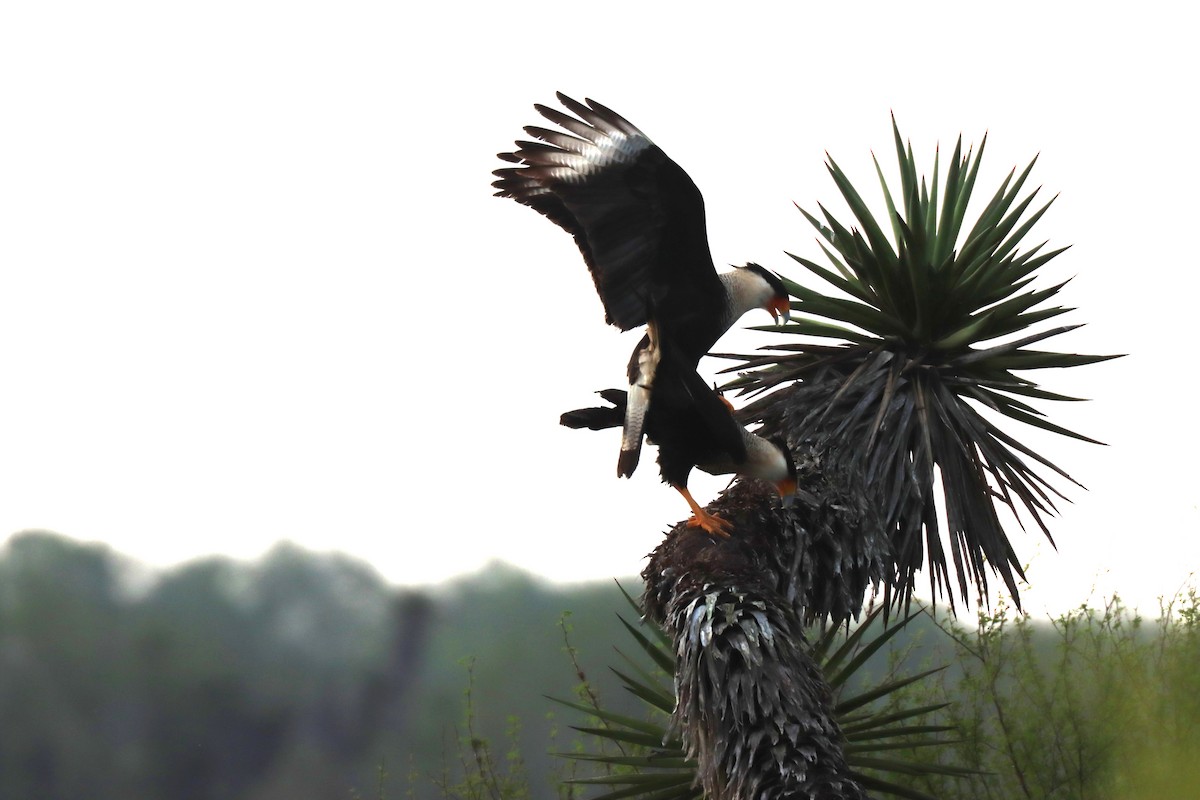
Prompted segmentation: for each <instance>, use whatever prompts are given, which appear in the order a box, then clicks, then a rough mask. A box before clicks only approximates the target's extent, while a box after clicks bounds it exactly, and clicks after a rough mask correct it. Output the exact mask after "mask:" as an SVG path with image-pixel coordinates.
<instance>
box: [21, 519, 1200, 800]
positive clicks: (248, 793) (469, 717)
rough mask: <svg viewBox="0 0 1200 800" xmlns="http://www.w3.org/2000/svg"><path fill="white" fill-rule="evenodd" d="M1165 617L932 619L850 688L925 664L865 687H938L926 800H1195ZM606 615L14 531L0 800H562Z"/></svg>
mask: <svg viewBox="0 0 1200 800" xmlns="http://www.w3.org/2000/svg"><path fill="white" fill-rule="evenodd" d="M625 586H626V588H627V589H628V590H630V591H631V593H633V594H635V595H636V594H637V593H638V592H639V591H640V585H639V584H638V583H637V582H636V581H634V580H630V581H628V582H625ZM564 612H571V613H570V615H569V616H567V617H566V618H565V619H564ZM1163 612H1164V613H1163V614H1162V615H1161V617H1160V618H1159V619H1158V620H1143V619H1142V618H1141V617H1140V616H1139V615H1138V614H1137V613H1136V612H1134V611H1131V610H1129V609H1126V608H1125V607H1124V606H1122V605H1121V603H1120V601H1119V599H1116V598H1114V599H1112V600H1111V601H1110V602H1109V603H1108V605H1106V606H1104V607H1103V608H1101V609H1091V608H1087V607H1080V608H1079V609H1076V610H1074V611H1071V612H1068V613H1066V614H1064V615H1062V616H1060V617H1059V618H1058V619H1056V620H1048V621H1045V622H1035V621H1033V620H1031V619H1030V618H1029V617H1028V616H1026V615H1023V614H1018V613H1015V612H1013V611H1012V610H1011V609H1008V608H1005V607H1003V606H1002V607H1000V608H998V609H995V610H993V611H989V612H987V613H984V614H981V615H980V617H979V620H978V622H977V624H976V625H975V626H969V625H964V624H962V622H961V621H960V622H954V621H952V620H950V619H949V618H948V617H947V615H946V614H945V612H942V611H938V612H936V613H935V614H934V615H933V616H932V617H931V616H925V617H922V618H919V619H918V620H914V623H913V624H911V625H910V626H909V627H908V628H906V629H905V630H904V631H903V632H902V633H901V634H900V635H899V636H897V637H895V639H893V640H892V642H891V646H890V647H889V648H888V649H887V650H883V651H880V652H879V653H877V654H876V656H875V657H874V658H873V659H872V661H871V662H869V663H868V666H867V667H866V668H865V669H863V670H862V674H861V676H860V678H859V681H858V683H857V685H856V686H854V687H852V688H854V689H861V688H862V687H864V686H871V685H873V684H877V683H879V682H881V681H883V680H886V679H887V676H888V675H902V674H906V673H908V674H911V673H913V672H915V671H917V670H924V669H927V668H929V667H931V666H939V665H943V664H945V665H948V668H947V669H945V670H943V671H941V672H940V673H938V677H937V680H935V681H933V682H930V681H922V682H920V683H917V684H913V685H912V686H911V688H910V689H909V690H908V691H907V692H904V693H899V694H897V695H896V696H894V697H892V698H891V699H890V701H889V702H895V703H899V704H905V703H907V704H908V705H913V704H918V705H920V704H926V703H927V704H931V705H941V704H942V703H944V702H946V701H952V705H950V706H948V707H946V708H945V709H943V710H942V711H940V712H938V717H937V718H936V720H935V721H939V722H944V723H948V724H953V725H955V726H956V727H957V728H958V732H959V736H958V741H957V742H956V743H955V744H953V745H952V746H950V747H938V748H928V747H926V748H923V749H921V750H918V751H914V752H913V753H912V754H911V755H912V757H914V758H917V759H921V758H927V759H934V760H940V761H944V762H949V763H956V764H961V765H965V766H969V767H972V768H974V769H977V770H979V771H980V774H979V775H977V776H975V777H972V778H967V779H962V778H929V777H921V776H913V778H912V782H911V786H912V788H913V789H914V790H916V791H919V792H925V793H928V794H929V795H932V796H935V797H940V798H947V799H948V798H958V797H963V798H966V797H972V798H981V797H983V798H997V800H999V799H1000V798H1018V797H1027V798H1063V799H1065V800H1075V799H1076V798H1078V800H1085V799H1088V798H1094V799H1095V800H1110V799H1111V800H1117V799H1118V798H1121V799H1123V800H1127V799H1130V798H1142V797H1147V798H1149V797H1185V796H1187V797H1191V796H1200V771H1198V766H1197V765H1198V763H1200V762H1197V760H1196V759H1195V757H1194V756H1195V753H1197V752H1200V669H1197V668H1196V665H1197V664H1200V598H1198V597H1197V595H1196V594H1195V592H1194V591H1191V592H1190V593H1186V594H1184V595H1181V596H1180V597H1178V598H1176V601H1175V605H1174V606H1171V607H1167V608H1164V609H1163ZM618 613H620V614H623V615H625V616H626V617H627V618H632V614H631V612H630V609H629V607H628V605H627V604H626V601H625V600H624V598H623V597H622V596H621V594H620V592H619V591H618V590H617V589H616V587H614V586H613V585H611V584H608V583H599V584H584V585H579V586H575V587H565V588H564V587H552V586H549V585H546V584H542V583H539V582H538V581H536V580H534V579H533V578H531V577H530V576H528V575H526V574H524V573H521V572H519V571H517V570H514V569H513V568H511V567H506V566H503V565H494V566H492V567H490V568H489V569H487V570H485V571H484V572H482V573H480V574H479V575H476V576H472V577H470V578H465V579H461V580H458V581H455V582H452V583H449V584H445V585H443V586H440V587H437V588H436V589H431V590H427V591H420V592H418V591H413V590H407V589H397V588H395V587H392V586H389V585H388V584H387V583H385V582H384V581H383V580H382V579H381V578H380V577H379V576H378V574H377V573H375V572H374V571H373V570H372V569H371V568H370V567H369V566H367V565H365V564H363V563H361V562H357V561H355V560H353V559H350V558H347V557H345V556H339V555H326V554H314V553H310V552H307V551H304V550H302V549H299V548H297V547H295V546H292V545H280V546H278V547H276V548H275V549H274V550H272V551H271V552H270V553H269V554H268V555H266V556H265V557H264V558H262V559H261V560H259V561H257V562H254V563H245V562H237V561H233V560H229V559H225V558H208V559H204V560H200V561H196V562H193V563H190V564H186V565H184V566H181V567H178V568H175V569H172V570H169V571H164V572H161V573H152V572H148V571H147V570H145V568H143V567H140V566H139V565H137V564H136V563H135V562H132V561H131V560H128V559H125V558H123V557H121V556H120V555H118V554H116V553H114V552H113V551H111V550H110V549H108V548H106V547H103V546H98V545H92V544H81V543H78V542H74V541H72V540H69V539H66V538H63V537H61V536H57V535H53V534H48V533H40V532H35V533H26V534H21V535H19V536H16V537H14V538H13V539H11V540H10V541H9V543H8V544H7V545H6V546H5V547H4V549H3V550H0V800H10V799H11V800H18V799H19V800H25V798H38V800H54V799H55V798H71V799H72V800H75V799H77V798H89V800H93V799H94V800H107V799H108V798H114V799H115V798H122V800H125V799H126V798H147V799H148V800H154V799H155V798H163V800H168V799H169V800H207V799H208V798H231V799H234V800H283V798H288V800H308V798H313V799H314V800H315V799H316V798H322V799H325V798H331V799H336V798H345V799H346V800H355V799H357V798H398V797H411V798H417V799H418V800H424V799H425V798H440V797H456V798H463V799H464V800H497V799H498V798H504V799H505V800H509V799H510V798H517V800H521V799H523V798H530V800H541V798H547V799H549V798H559V797H576V796H580V793H579V791H578V790H577V789H576V790H572V789H571V788H570V787H566V788H564V787H563V785H562V783H561V781H562V778H563V777H564V776H569V775H570V774H572V773H571V769H572V766H571V764H570V762H567V761H564V760H563V759H560V758H556V757H554V756H552V755H550V752H551V751H560V752H561V751H572V750H580V749H587V748H588V747H590V746H591V745H594V744H595V743H594V742H591V741H587V742H581V741H580V736H579V735H578V734H576V733H575V732H574V731H572V730H570V728H569V726H570V725H581V724H584V725H586V724H595V720H591V721H587V720H584V719H581V717H582V715H580V714H577V713H575V712H572V711H562V712H559V711H555V708H556V706H555V705H554V704H552V703H550V702H548V701H547V700H546V697H545V696H546V695H551V696H555V697H559V698H564V699H575V700H577V701H579V702H581V703H583V704H585V705H586V704H591V703H593V702H594V701H595V700H596V699H597V698H599V699H601V701H602V703H603V706H604V708H606V709H607V710H609V711H614V712H616V713H623V714H627V715H629V716H631V717H639V716H642V715H644V714H645V707H644V705H643V704H641V703H640V702H639V701H638V700H637V699H636V698H633V697H631V696H629V695H628V693H626V692H624V691H623V690H622V689H621V688H620V681H619V680H617V679H616V678H615V677H614V676H613V674H612V672H611V671H610V670H609V665H620V663H621V662H620V659H619V658H618V657H617V656H616V655H615V654H614V652H613V647H614V645H615V646H616V647H617V648H621V649H623V650H625V651H626V652H631V651H633V650H634V649H635V648H634V647H633V646H632V645H631V641H630V639H629V635H628V633H627V632H625V631H624V629H623V628H622V626H621V623H620V622H619V620H618V617H617V614H618ZM547 654H549V655H547ZM897 746H898V747H903V746H904V743H903V742H902V741H898V742H897ZM572 792H574V793H572ZM589 794H590V793H589Z"/></svg>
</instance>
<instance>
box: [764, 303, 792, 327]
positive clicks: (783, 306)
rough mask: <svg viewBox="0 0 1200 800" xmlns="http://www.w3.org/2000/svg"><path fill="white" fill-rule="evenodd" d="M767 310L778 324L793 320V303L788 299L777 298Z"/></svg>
mask: <svg viewBox="0 0 1200 800" xmlns="http://www.w3.org/2000/svg"><path fill="white" fill-rule="evenodd" d="M767 310H768V311H770V312H771V317H772V319H774V320H775V323H776V324H779V322H781V321H782V322H787V321H789V320H790V319H791V318H792V301H791V300H789V299H788V298H786V297H776V298H775V299H774V300H772V301H771V304H770V305H768V306H767Z"/></svg>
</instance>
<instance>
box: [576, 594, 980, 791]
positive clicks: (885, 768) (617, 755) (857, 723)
mask: <svg viewBox="0 0 1200 800" xmlns="http://www.w3.org/2000/svg"><path fill="white" fill-rule="evenodd" d="M626 598H627V599H629V602H630V603H631V605H633V607H634V608H635V609H636V608H637V605H636V601H634V600H633V599H632V598H629V595H626ZM881 612H882V608H881V607H877V608H875V609H874V610H873V611H871V612H870V613H868V614H867V615H866V616H865V617H864V619H863V621H862V623H861V624H860V625H859V626H858V627H857V628H855V629H854V630H853V631H852V632H850V633H847V632H846V630H845V629H844V628H841V627H830V628H829V629H827V630H826V631H825V632H823V633H820V634H818V635H817V636H816V638H815V639H814V640H813V642H812V644H811V645H810V646H808V653H809V656H810V657H811V658H812V660H813V662H814V664H815V665H816V666H817V668H818V669H819V670H820V671H821V672H822V673H823V674H824V675H825V676H826V679H827V681H828V683H829V686H830V688H831V689H832V690H833V691H834V693H835V706H834V711H835V717H836V721H837V723H838V725H839V727H840V729H841V731H842V733H843V734H844V737H845V742H844V749H845V760H846V765H847V767H848V776H849V777H850V778H852V779H853V780H854V781H856V782H857V783H858V784H859V785H861V786H862V787H863V788H865V789H869V790H871V791H873V792H876V793H879V794H886V795H892V796H895V797H902V798H909V799H910V800H934V798H932V797H930V795H927V794H924V793H922V792H920V791H917V790H915V789H912V788H909V787H908V786H906V785H905V783H904V781H903V777H902V776H905V775H921V774H934V773H936V774H940V775H952V776H965V775H970V774H974V773H973V772H972V771H971V770H968V769H965V768H961V767H956V766H954V765H947V764H927V763H918V762H914V761H910V760H907V759H905V758H903V757H899V756H896V755H893V753H895V752H897V751H901V750H911V749H915V748H919V747H936V746H939V745H945V744H949V743H951V740H949V739H948V738H947V737H946V734H948V733H952V731H953V728H951V727H949V726H946V725H937V724H928V723H923V722H921V721H920V720H921V718H923V717H926V716H927V715H929V714H932V713H934V712H936V711H938V710H939V709H941V708H944V707H945V705H946V704H944V703H943V704H935V705H925V706H919V707H913V708H907V709H899V710H891V711H887V712H885V711H880V710H878V709H879V708H881V707H882V705H883V702H884V701H885V700H886V699H887V698H888V697H889V696H890V695H892V694H893V693H895V692H898V691H899V690H901V689H903V688H904V687H906V686H909V685H911V684H913V683H916V682H917V681H920V680H923V679H924V678H927V677H929V676H930V675H933V674H934V673H937V672H939V671H941V669H943V668H942V667H938V668H935V669H930V670H926V671H923V672H920V673H917V674H913V675H908V676H904V677H893V678H888V679H886V680H884V681H882V682H881V683H879V684H878V685H876V686H875V687H873V688H871V689H860V688H858V686H859V685H860V684H861V683H863V681H862V680H861V673H862V671H863V668H864V666H865V665H866V663H867V662H868V660H869V659H870V658H871V657H872V656H873V655H875V654H876V653H877V652H879V650H880V649H881V648H883V646H884V645H886V644H887V643H888V641H890V640H891V639H892V637H893V636H895V635H896V634H897V633H899V632H900V631H901V630H903V629H904V627H905V626H906V625H907V624H908V623H909V622H910V621H912V620H913V619H914V618H915V617H916V616H917V614H916V613H913V614H909V615H907V616H905V617H903V618H901V619H898V620H893V621H892V623H891V624H890V625H880V624H879V623H880V621H881V619H882V617H881ZM621 622H622V623H623V624H624V626H625V629H626V630H627V631H628V632H629V634H630V637H631V638H632V640H633V642H634V643H635V644H636V646H637V651H636V653H635V655H633V656H631V655H629V654H626V653H624V652H622V651H621V650H618V651H617V652H618V654H619V655H620V656H621V658H622V659H623V661H624V666H623V667H622V668H619V669H618V668H613V671H614V672H615V673H616V674H617V676H618V677H619V678H620V679H621V681H622V683H623V684H624V688H625V690H626V691H628V692H630V693H631V694H633V695H634V696H635V697H637V698H638V699H639V700H640V701H641V702H642V703H643V704H644V705H645V708H646V715H645V716H644V717H641V718H635V717H630V716H627V715H622V714H617V713H614V712H611V711H608V710H605V709H604V708H601V707H599V706H598V705H589V704H584V703H576V702H570V701H565V700H556V702H559V703H562V704H563V705H565V706H568V707H570V708H573V709H575V710H577V711H581V712H583V713H585V714H587V715H588V716H589V717H592V718H593V719H594V720H595V724H591V725H584V726H578V727H576V728H575V729H576V730H578V731H580V732H581V733H584V734H588V735H590V736H592V737H595V740H596V741H597V742H599V743H602V744H607V745H610V747H606V748H601V751H600V752H591V753H577V752H571V753H560V754H559V755H560V756H562V757H564V758H570V759H575V760H578V761H582V762H587V763H592V764H598V765H601V766H603V767H604V768H605V770H606V773H605V774H602V775H597V776H594V777H586V778H577V779H575V780H574V781H572V783H575V784H581V785H600V786H604V787H607V788H608V789H609V791H606V792H604V793H602V794H599V795H597V796H595V797H594V798H593V800H621V798H633V799H634V800H638V799H642V800H651V799H653V800H690V799H691V798H699V797H701V796H702V795H703V789H702V787H701V786H700V782H699V781H698V780H697V766H696V763H695V762H694V761H692V760H691V759H689V758H688V757H687V754H686V751H685V748H684V744H683V742H682V741H681V739H680V738H679V736H678V735H677V733H676V732H674V731H673V730H672V729H671V723H670V717H671V714H672V713H673V712H674V710H675V686H674V683H673V678H674V676H675V672H676V668H677V667H676V661H675V657H674V655H673V652H672V646H671V643H670V639H669V638H668V636H667V635H666V634H665V633H664V632H663V630H662V629H661V628H660V627H658V626H657V625H655V624H654V623H651V622H648V621H647V622H645V623H644V624H642V625H640V626H639V625H634V624H632V623H630V622H629V621H628V620H626V619H625V618H624V617H622V618H621Z"/></svg>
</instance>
